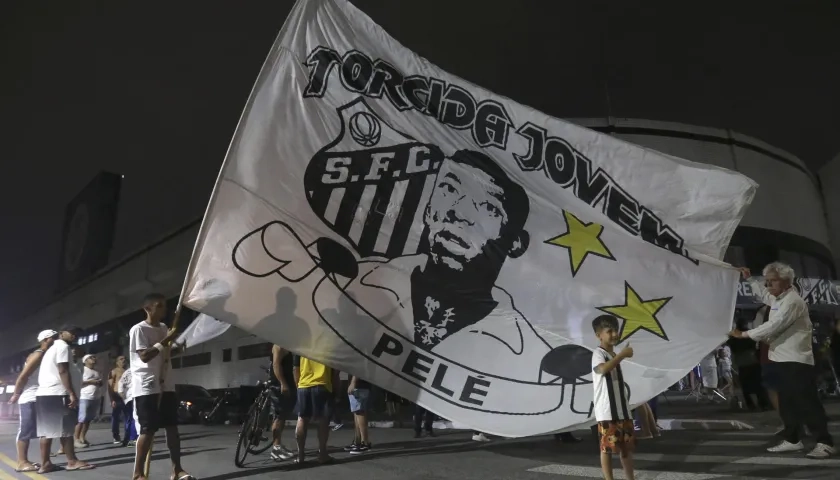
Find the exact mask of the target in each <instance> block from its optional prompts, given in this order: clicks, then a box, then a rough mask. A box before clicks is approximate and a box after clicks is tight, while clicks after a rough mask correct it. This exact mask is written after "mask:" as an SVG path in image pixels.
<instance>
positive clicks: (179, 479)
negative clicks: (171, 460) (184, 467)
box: [169, 472, 198, 480]
mask: <svg viewBox="0 0 840 480" xmlns="http://www.w3.org/2000/svg"><path fill="white" fill-rule="evenodd" d="M180 473H181V475H180V476H178V475H177V474H175V475H172V476H171V477H169V480H198V479H197V478H196V477H194V476H192V475H191V474H189V473H187V472H180Z"/></svg>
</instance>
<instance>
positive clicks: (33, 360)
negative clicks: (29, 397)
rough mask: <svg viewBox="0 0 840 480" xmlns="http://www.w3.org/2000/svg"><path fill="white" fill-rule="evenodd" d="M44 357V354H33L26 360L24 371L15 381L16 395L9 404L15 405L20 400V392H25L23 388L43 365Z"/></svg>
mask: <svg viewBox="0 0 840 480" xmlns="http://www.w3.org/2000/svg"><path fill="white" fill-rule="evenodd" d="M43 356H44V352H32V353H30V354H29V357H27V358H26V365H24V366H23V370H21V372H20V375H18V378H17V380H15V393H14V394H13V395H12V398H10V399H9V403H15V402H17V400H18V398H20V392H22V391H23V387H24V386H26V382H27V381H29V377H30V376H32V372H34V371H35V369H36V368H38V367H39V366H40V365H41V358H42V357H43Z"/></svg>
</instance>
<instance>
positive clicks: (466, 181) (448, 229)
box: [424, 163, 508, 271]
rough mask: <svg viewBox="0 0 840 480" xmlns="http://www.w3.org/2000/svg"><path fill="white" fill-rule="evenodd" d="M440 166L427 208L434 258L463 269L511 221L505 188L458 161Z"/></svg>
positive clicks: (426, 216) (480, 253)
mask: <svg viewBox="0 0 840 480" xmlns="http://www.w3.org/2000/svg"><path fill="white" fill-rule="evenodd" d="M453 167H454V168H450V169H441V172H440V175H439V176H438V180H437V184H436V185H435V190H434V192H433V193H432V196H431V198H430V199H429V204H428V206H427V208H426V214H425V218H424V220H425V223H426V226H427V228H428V241H429V251H430V254H431V259H432V261H433V262H435V263H438V264H443V265H446V266H448V267H449V268H451V269H453V270H457V271H461V270H463V269H464V268H465V266H467V265H468V264H469V263H470V262H472V261H474V260H476V258H477V257H479V256H480V255H482V253H483V252H484V249H485V247H486V246H487V244H488V242H490V241H494V240H496V241H498V240H500V239H501V237H502V231H503V228H504V226H505V225H506V224H507V222H508V216H507V212H505V205H504V203H503V199H504V194H505V192H504V190H503V189H502V187H501V186H499V185H498V184H496V182H495V181H494V179H493V178H492V177H491V176H490V175H489V174H488V173H486V172H484V171H482V170H481V169H479V168H476V167H474V166H471V165H465V164H460V163H455V164H454V166H453Z"/></svg>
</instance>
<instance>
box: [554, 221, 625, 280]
mask: <svg viewBox="0 0 840 480" xmlns="http://www.w3.org/2000/svg"><path fill="white" fill-rule="evenodd" d="M563 216H564V217H565V219H566V233H564V234H563V235H559V236H557V237H554V238H552V239H549V240H546V241H545V243H548V244H550V245H557V246H558V247H563V248H565V249H566V250H567V251H568V252H569V263H571V265H572V276H573V277H574V276H575V275H577V273H578V271H579V270H580V266H581V265H582V264H583V261H584V260H586V257H587V256H589V255H595V256H596V257H601V258H606V259H607V260H615V257H613V255H612V253H611V252H610V250H609V249H608V248H607V246H606V245H605V244H604V242H603V241H602V240H601V233H602V232H603V231H604V226H603V225H598V224H597V223H586V222H583V221H581V220H580V219H579V218H577V217H576V216H574V215H572V214H571V213H569V212H567V211H565V210H564V211H563Z"/></svg>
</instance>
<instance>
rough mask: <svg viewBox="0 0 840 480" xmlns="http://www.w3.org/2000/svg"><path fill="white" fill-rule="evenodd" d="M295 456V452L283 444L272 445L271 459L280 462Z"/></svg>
mask: <svg viewBox="0 0 840 480" xmlns="http://www.w3.org/2000/svg"><path fill="white" fill-rule="evenodd" d="M294 456H295V454H294V453H293V452H292V451H291V450H289V449H288V448H286V447H284V446H283V445H276V446H274V447H271V459H272V460H274V461H275V462H279V461H281V460H288V459H290V458H292V457H294Z"/></svg>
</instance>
